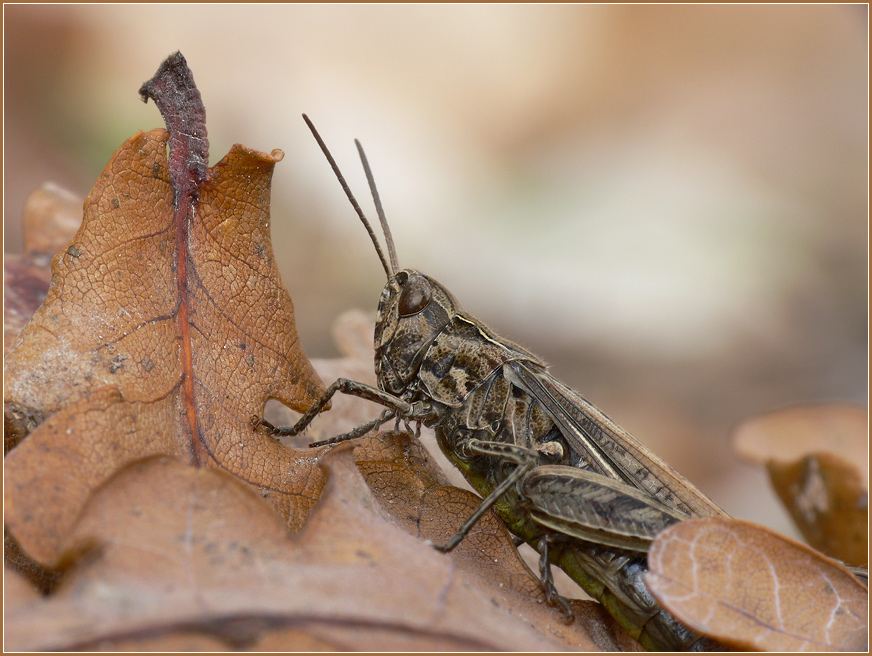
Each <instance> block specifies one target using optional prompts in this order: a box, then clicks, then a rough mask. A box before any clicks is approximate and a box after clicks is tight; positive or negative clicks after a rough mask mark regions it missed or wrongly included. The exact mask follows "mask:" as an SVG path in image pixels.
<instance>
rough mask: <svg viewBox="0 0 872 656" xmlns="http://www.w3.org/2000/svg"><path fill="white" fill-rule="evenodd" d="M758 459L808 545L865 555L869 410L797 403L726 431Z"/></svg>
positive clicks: (853, 560) (743, 452)
mask: <svg viewBox="0 0 872 656" xmlns="http://www.w3.org/2000/svg"><path fill="white" fill-rule="evenodd" d="M733 444H734V446H735V448H736V451H737V452H738V453H739V455H740V456H741V457H742V458H743V459H745V460H747V461H750V462H754V463H759V464H763V465H765V466H766V469H767V470H768V471H769V478H770V480H771V481H772V486H773V487H774V488H775V491H776V493H777V494H778V497H779V498H780V499H781V502H782V503H783V504H784V505H785V507H786V508H787V509H788V511H789V512H790V514H791V516H792V517H793V520H794V522H795V523H796V525H797V526H798V527H799V529H800V531H802V535H803V537H804V538H805V539H806V540H808V542H809V544H811V545H812V546H813V547H814V548H815V549H818V550H819V551H822V552H823V553H825V554H827V555H829V556H832V557H833V558H838V559H839V560H842V561H844V562H846V563H848V564H850V565H855V566H865V565H867V564H868V562H869V550H868V546H869V542H868V533H869V450H868V444H869V417H868V412H867V409H866V408H864V407H861V406H855V405H848V404H826V405H817V406H801V407H796V408H790V409H787V410H780V411H777V412H773V413H770V414H767V415H763V416H761V417H757V418H755V419H752V420H750V421H747V422H745V423H744V424H742V425H741V426H740V427H739V428H738V429H737V430H736V433H735V435H734V437H733Z"/></svg>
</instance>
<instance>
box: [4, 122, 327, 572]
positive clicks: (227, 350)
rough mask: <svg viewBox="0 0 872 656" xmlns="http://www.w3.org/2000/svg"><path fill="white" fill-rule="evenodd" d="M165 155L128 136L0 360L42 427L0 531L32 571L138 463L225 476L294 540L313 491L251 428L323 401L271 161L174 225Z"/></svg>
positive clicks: (307, 473)
mask: <svg viewBox="0 0 872 656" xmlns="http://www.w3.org/2000/svg"><path fill="white" fill-rule="evenodd" d="M168 139H170V135H169V134H168V133H167V131H165V130H154V131H152V132H148V133H145V134H142V133H140V134H138V135H136V136H134V137H133V138H131V139H130V140H128V141H127V142H126V143H125V144H124V145H123V146H122V147H121V148H120V149H119V150H118V151H117V152H116V153H115V155H114V156H113V157H112V159H111V160H110V162H109V164H108V165H107V167H106V169H105V170H104V171H103V174H102V175H101V176H100V179H99V180H98V181H97V183H96V185H95V186H94V189H93V190H92V191H91V194H90V195H89V197H88V199H87V201H86V202H85V214H84V220H83V222H82V225H81V228H80V229H79V231H78V232H77V233H76V235H75V237H74V239H73V240H72V242H71V243H70V244H69V245H68V246H67V247H66V248H65V249H64V250H63V251H61V252H60V253H59V254H58V255H57V256H56V257H55V259H54V261H53V263H52V284H51V287H50V289H49V291H48V296H47V297H46V300H45V302H44V303H43V305H42V306H41V307H40V308H39V310H38V311H37V312H36V314H35V315H34V317H33V319H32V321H31V322H30V323H29V324H28V325H27V327H26V329H25V330H24V331H23V332H22V333H21V335H20V337H19V340H18V341H17V343H16V344H15V346H14V347H12V348H11V349H10V351H9V352H8V353H7V355H6V360H5V366H6V370H5V374H6V378H5V383H6V385H5V401H6V403H7V404H9V406H11V408H12V411H13V412H15V411H17V412H19V414H21V415H22V416H25V417H27V416H30V417H41V416H44V415H46V414H49V413H55V414H54V415H53V416H52V417H51V420H50V421H48V422H45V423H44V424H42V425H41V426H40V427H39V428H38V429H37V430H35V431H34V432H33V433H31V434H30V435H29V437H28V438H27V439H25V440H24V441H23V442H22V443H21V444H20V445H19V446H17V447H16V448H15V449H14V450H13V451H11V452H10V453H9V455H8V457H7V458H6V461H5V464H4V472H5V482H4V483H5V510H6V522H7V526H8V527H9V529H10V530H12V531H13V533H14V534H15V536H16V538H17V539H18V541H19V543H20V544H21V546H22V548H23V549H24V550H25V551H26V552H27V553H28V554H30V555H31V556H32V557H33V558H35V559H36V560H38V561H40V562H42V563H43V564H52V563H55V562H56V559H57V557H58V553H59V552H58V548H59V545H60V543H61V541H62V540H63V539H64V536H65V535H66V532H67V531H68V530H69V528H70V526H71V524H72V522H73V521H74V519H75V517H76V516H77V515H78V513H79V511H80V509H81V507H82V506H83V504H84V503H85V501H86V500H87V497H88V495H89V494H90V493H91V491H93V490H94V489H95V488H96V487H97V486H98V485H99V484H100V483H102V482H103V481H105V480H106V479H107V478H108V477H109V476H110V475H111V474H112V473H113V472H114V471H116V470H117V469H119V468H121V467H123V466H125V465H126V464H127V463H130V462H132V461H135V460H137V459H140V458H143V457H147V456H150V455H154V454H161V453H162V454H169V455H173V456H176V457H179V458H181V459H183V460H184V461H187V462H190V463H192V464H197V465H200V466H205V467H214V468H220V469H223V470H224V471H227V472H229V473H231V474H232V475H234V476H236V477H237V478H239V480H241V481H245V482H246V483H248V484H249V485H251V486H253V487H254V488H257V489H259V490H262V491H263V494H264V496H266V497H268V498H269V499H270V501H271V502H272V503H273V505H274V506H275V507H276V508H277V509H278V510H279V511H280V512H281V513H282V515H283V516H284V517H285V518H286V519H287V521H288V522H289V523H290V525H291V526H293V527H295V528H298V527H299V526H301V525H302V523H303V521H304V519H305V517H306V515H307V514H308V511H309V508H310V507H311V505H312V504H313V503H314V501H315V499H317V497H318V494H319V492H320V489H321V486H322V485H323V477H322V475H321V473H320V471H319V470H318V469H317V468H315V469H312V463H313V462H314V460H313V456H315V455H317V454H316V453H313V452H309V451H306V452H302V453H297V452H295V451H293V450H291V449H288V448H287V447H285V446H284V445H282V444H280V443H278V442H276V441H275V440H273V439H272V438H270V437H267V436H265V435H263V434H261V433H258V432H256V431H253V430H252V428H251V427H250V419H251V417H252V416H260V415H261V414H262V411H263V407H264V404H265V402H266V400H267V399H268V398H275V399H278V400H279V401H281V402H282V403H285V404H287V405H289V406H291V407H293V408H295V409H298V410H302V409H305V408H308V407H309V406H310V405H311V404H312V403H313V402H314V401H315V399H317V398H318V397H319V396H320V395H321V393H322V392H323V387H322V385H321V382H320V380H319V378H318V376H317V374H315V372H314V370H313V369H312V368H311V365H310V364H309V362H308V360H306V358H305V355H304V354H303V352H302V349H301V347H300V343H299V340H298V338H297V333H296V329H295V327H294V318H293V307H292V303H291V299H290V296H289V294H288V292H287V290H286V289H285V287H284V285H283V284H282V282H281V280H280V277H279V273H278V269H277V267H276V264H275V262H274V259H273V254H272V248H271V245H270V235H269V196H270V181H271V178H272V171H273V167H274V166H275V164H276V162H278V161H280V160H281V158H282V156H283V154H282V153H281V151H273V153H272V154H270V155H267V154H264V153H259V152H256V151H253V150H250V149H247V148H244V147H242V146H238V145H237V146H234V147H233V148H232V150H231V152H230V153H229V154H228V155H227V156H226V157H225V158H224V159H223V160H221V161H220V162H219V163H218V164H217V165H215V166H214V167H213V168H212V169H208V170H206V169H203V172H202V175H203V177H202V180H200V181H199V183H198V185H197V186H196V188H195V189H193V190H192V189H191V188H187V191H188V192H190V193H189V197H190V198H191V201H190V203H189V204H182V205H181V206H180V207H181V209H180V210H179V211H178V212H177V211H176V208H175V205H174V199H176V198H177V194H178V193H179V189H180V188H182V187H180V186H179V185H176V186H175V187H174V186H173V185H172V184H171V183H170V171H169V163H168V159H167V141H168ZM172 152H173V151H171V154H172ZM201 154H202V153H201ZM173 161H175V160H173ZM189 186H190V185H189Z"/></svg>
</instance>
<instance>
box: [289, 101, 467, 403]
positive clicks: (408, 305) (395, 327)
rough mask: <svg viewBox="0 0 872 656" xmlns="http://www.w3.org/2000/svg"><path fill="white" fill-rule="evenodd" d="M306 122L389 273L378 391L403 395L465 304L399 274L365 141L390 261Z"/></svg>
mask: <svg viewBox="0 0 872 656" xmlns="http://www.w3.org/2000/svg"><path fill="white" fill-rule="evenodd" d="M303 119H304V120H305V121H306V124H307V125H308V126H309V129H310V130H311V131H312V134H313V135H314V136H315V140H316V141H317V142H318V145H319V146H320V147H321V150H322V151H323V152H324V155H325V156H326V157H327V161H328V162H330V166H331V167H332V168H333V172H334V173H335V174H336V177H337V178H338V180H339V183H340V184H341V185H342V189H343V190H344V191H345V195H346V196H348V200H349V201H351V205H352V206H353V207H354V209H355V211H356V212H357V216H359V217H360V220H361V221H362V222H363V225H364V226H365V227H366V230H367V232H368V233H369V237H370V239H371V240H372V243H373V245H374V246H375V250H376V253H378V256H379V259H380V260H381V263H382V266H383V267H384V270H385V274H387V278H388V283H387V285H385V288H384V291H383V292H382V295H381V299H380V300H379V304H378V315H377V316H376V321H375V371H376V376H378V383H379V387H381V388H382V389H383V390H385V391H387V392H391V393H393V394H397V395H399V394H402V393H403V392H405V391H406V390H407V389H408V387H409V385H410V384H411V383H412V382H413V381H414V380H415V379H416V377H417V373H418V368H419V367H420V366H421V359H422V358H423V357H424V353H425V352H426V350H427V347H428V346H429V345H430V344H431V343H432V342H433V340H434V339H435V338H436V335H438V334H439V332H440V331H441V330H442V329H443V328H444V327H445V326H446V325H447V324H448V322H449V321H451V319H452V318H453V317H454V315H455V314H456V313H457V312H458V311H460V306H459V305H458V303H457V300H456V299H455V298H454V296H452V295H451V293H450V292H449V291H448V290H447V289H445V287H443V286H442V285H440V284H439V283H438V282H436V281H435V280H433V279H432V278H430V277H428V276H425V275H424V274H422V273H418V272H417V271H415V270H413V269H404V270H402V271H400V268H399V265H398V264H397V252H396V249H395V248H394V240H393V238H392V237H391V230H390V228H389V227H388V222H387V219H385V214H384V211H383V209H382V205H381V200H379V196H378V190H377V189H376V186H375V181H374V180H373V177H372V171H371V170H370V168H369V163H368V162H367V160H366V155H365V154H364V152H363V148H362V147H361V145H360V142H358V141H357V140H355V142H354V143H355V144H357V150H358V152H359V153H360V160H361V162H362V163H363V169H364V171H365V172H366V179H367V181H368V182H369V188H370V191H371V192H372V198H373V201H374V202H375V207H376V211H377V212H378V218H379V221H380V222H381V226H382V232H383V233H384V236H385V243H386V244H387V247H388V255H389V258H386V257H385V255H384V252H383V251H382V249H381V246H379V242H378V238H377V237H376V235H375V232H374V231H373V229H372V226H370V224H369V221H367V219H366V217H365V216H364V214H363V211H362V210H361V209H360V205H358V204H357V200H356V199H355V198H354V195H353V194H352V193H351V190H350V189H349V188H348V185H347V184H346V183H345V178H344V177H343V176H342V173H341V172H340V171H339V167H338V166H337V165H336V161H335V160H334V159H333V156H332V155H331V154H330V151H329V150H328V149H327V146H326V145H325V144H324V141H323V140H322V139H321V135H319V134H318V131H317V130H316V129H315V126H314V125H312V122H311V121H310V120H309V118H308V117H307V116H306V115H305V114H303Z"/></svg>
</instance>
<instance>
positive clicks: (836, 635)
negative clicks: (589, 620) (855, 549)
mask: <svg viewBox="0 0 872 656" xmlns="http://www.w3.org/2000/svg"><path fill="white" fill-rule="evenodd" d="M648 567H649V572H648V574H647V575H646V576H645V582H646V583H647V585H648V588H649V589H650V590H651V593H652V594H653V595H654V597H655V598H656V599H657V601H658V602H659V603H660V604H661V605H663V606H664V608H666V609H667V610H668V611H669V612H670V613H672V614H673V615H675V617H676V618H678V619H679V620H680V621H681V622H683V623H684V624H686V625H687V626H689V627H690V628H693V629H695V630H696V631H698V632H700V633H703V634H705V635H707V636H710V637H712V638H715V639H716V640H719V641H721V642H723V643H724V644H725V645H727V646H730V647H733V648H737V649H752V650H764V651H785V652H793V651H833V650H843V651H857V650H865V649H866V648H867V643H868V625H867V623H868V616H869V613H868V590H867V589H866V587H865V586H864V585H862V584H861V583H859V582H858V581H857V579H856V578H855V577H854V576H853V575H852V574H851V573H850V572H849V571H848V570H847V569H845V568H844V567H843V566H841V565H839V564H838V563H836V562H835V561H832V560H830V559H828V558H826V557H824V556H823V555H821V554H820V553H818V552H816V551H814V550H812V549H810V548H808V547H806V546H805V545H802V544H800V543H798V542H794V541H793V540H790V539H788V538H785V537H783V536H781V535H778V534H777V533H774V532H772V531H770V530H769V529H766V528H763V527H761V526H756V525H754V524H750V523H748V522H742V521H739V520H732V519H721V518H701V519H692V520H688V521H685V522H680V523H678V524H675V525H673V526H671V527H669V528H668V529H666V530H665V531H663V532H662V533H660V535H658V536H657V538H656V539H655V540H654V542H653V544H652V545H651V551H650V552H649V553H648Z"/></svg>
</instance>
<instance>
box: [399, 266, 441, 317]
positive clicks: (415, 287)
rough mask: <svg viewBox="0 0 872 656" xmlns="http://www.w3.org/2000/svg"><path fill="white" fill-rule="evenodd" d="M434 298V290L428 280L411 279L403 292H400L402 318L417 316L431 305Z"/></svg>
mask: <svg viewBox="0 0 872 656" xmlns="http://www.w3.org/2000/svg"><path fill="white" fill-rule="evenodd" d="M432 298H433V289H432V288H431V287H430V283H429V282H427V279H426V278H423V277H421V276H413V277H411V278H409V281H408V282H407V283H406V286H405V287H403V291H402V292H400V303H399V306H398V310H399V313H400V316H401V317H408V316H411V315H413V314H417V313H418V312H420V311H421V310H423V309H424V308H425V307H427V306H428V305H429V304H430V300H431V299H432Z"/></svg>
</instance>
